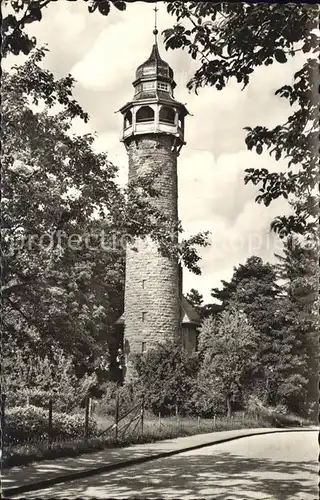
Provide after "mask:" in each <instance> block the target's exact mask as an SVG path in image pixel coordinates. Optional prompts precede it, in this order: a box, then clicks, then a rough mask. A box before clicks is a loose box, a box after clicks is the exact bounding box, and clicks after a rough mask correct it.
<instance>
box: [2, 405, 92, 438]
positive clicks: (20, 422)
mask: <svg viewBox="0 0 320 500" xmlns="http://www.w3.org/2000/svg"><path fill="white" fill-rule="evenodd" d="M48 420H49V419H48V411H46V410H44V409H43V408H39V407H37V406H32V405H30V406H26V407H21V406H17V407H13V408H10V409H8V410H7V411H6V414H5V429H4V435H3V438H4V441H5V442H7V443H23V442H30V441H39V440H45V439H48ZM84 432H85V418H84V413H83V414H74V415H69V414H67V413H62V412H53V414H52V436H51V437H52V439H53V440H58V439H59V440H68V439H76V438H81V437H83V436H84ZM89 435H90V436H95V435H97V423H96V421H95V420H93V419H90V420H89Z"/></svg>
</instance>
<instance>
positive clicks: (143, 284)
mask: <svg viewBox="0 0 320 500" xmlns="http://www.w3.org/2000/svg"><path fill="white" fill-rule="evenodd" d="M145 283H146V280H142V288H145Z"/></svg>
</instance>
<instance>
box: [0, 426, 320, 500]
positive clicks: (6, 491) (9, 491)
mask: <svg viewBox="0 0 320 500" xmlns="http://www.w3.org/2000/svg"><path fill="white" fill-rule="evenodd" d="M315 430H317V429H313V428H311V429H310V428H303V427H302V428H299V429H297V428H294V429H290V428H289V429H287V428H285V429H284V428H277V429H275V430H272V431H270V430H269V431H265V432H264V431H259V432H253V431H251V432H247V433H246V434H241V435H239V436H230V437H224V438H221V439H219V438H218V439H213V440H212V441H210V442H207V443H201V444H196V445H192V446H187V447H184V448H181V449H178V450H171V451H164V452H160V453H154V454H153V455H146V456H144V457H137V458H132V459H129V460H123V461H120V462H116V463H114V464H108V465H102V466H100V467H93V468H91V469H87V470H83V471H79V472H74V473H71V474H70V473H68V475H59V476H56V477H52V478H48V479H43V480H41V481H37V482H34V483H29V484H23V485H21V486H12V487H11V488H10V487H9V488H3V489H2V498H7V499H8V498H11V497H12V496H15V495H19V494H20V493H26V492H28V491H35V490H40V489H45V488H48V487H50V486H54V485H56V484H59V483H65V482H69V481H74V480H76V479H82V478H85V477H90V476H95V475H97V474H102V473H105V472H111V471H114V470H117V469H123V468H124V467H128V466H131V465H137V464H142V463H145V462H151V461H152V460H157V459H159V458H166V457H170V456H173V455H178V454H179V453H184V452H187V451H192V450H198V449H201V448H205V447H208V446H213V445H215V444H221V443H226V442H228V441H235V440H237V439H242V438H247V437H252V436H260V435H263V434H276V433H278V432H280V433H281V432H301V431H315Z"/></svg>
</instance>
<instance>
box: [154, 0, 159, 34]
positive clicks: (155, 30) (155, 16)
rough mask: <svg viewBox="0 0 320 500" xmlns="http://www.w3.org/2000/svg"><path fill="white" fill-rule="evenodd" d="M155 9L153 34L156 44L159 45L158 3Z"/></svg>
mask: <svg viewBox="0 0 320 500" xmlns="http://www.w3.org/2000/svg"><path fill="white" fill-rule="evenodd" d="M155 4H156V5H155V8H154V9H153V10H154V30H153V34H154V39H155V43H157V35H158V33H159V32H158V27H157V13H158V10H159V9H158V8H157V2H155Z"/></svg>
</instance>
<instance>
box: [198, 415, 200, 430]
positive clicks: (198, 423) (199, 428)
mask: <svg viewBox="0 0 320 500" xmlns="http://www.w3.org/2000/svg"><path fill="white" fill-rule="evenodd" d="M198 429H200V416H199V415H198Z"/></svg>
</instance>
